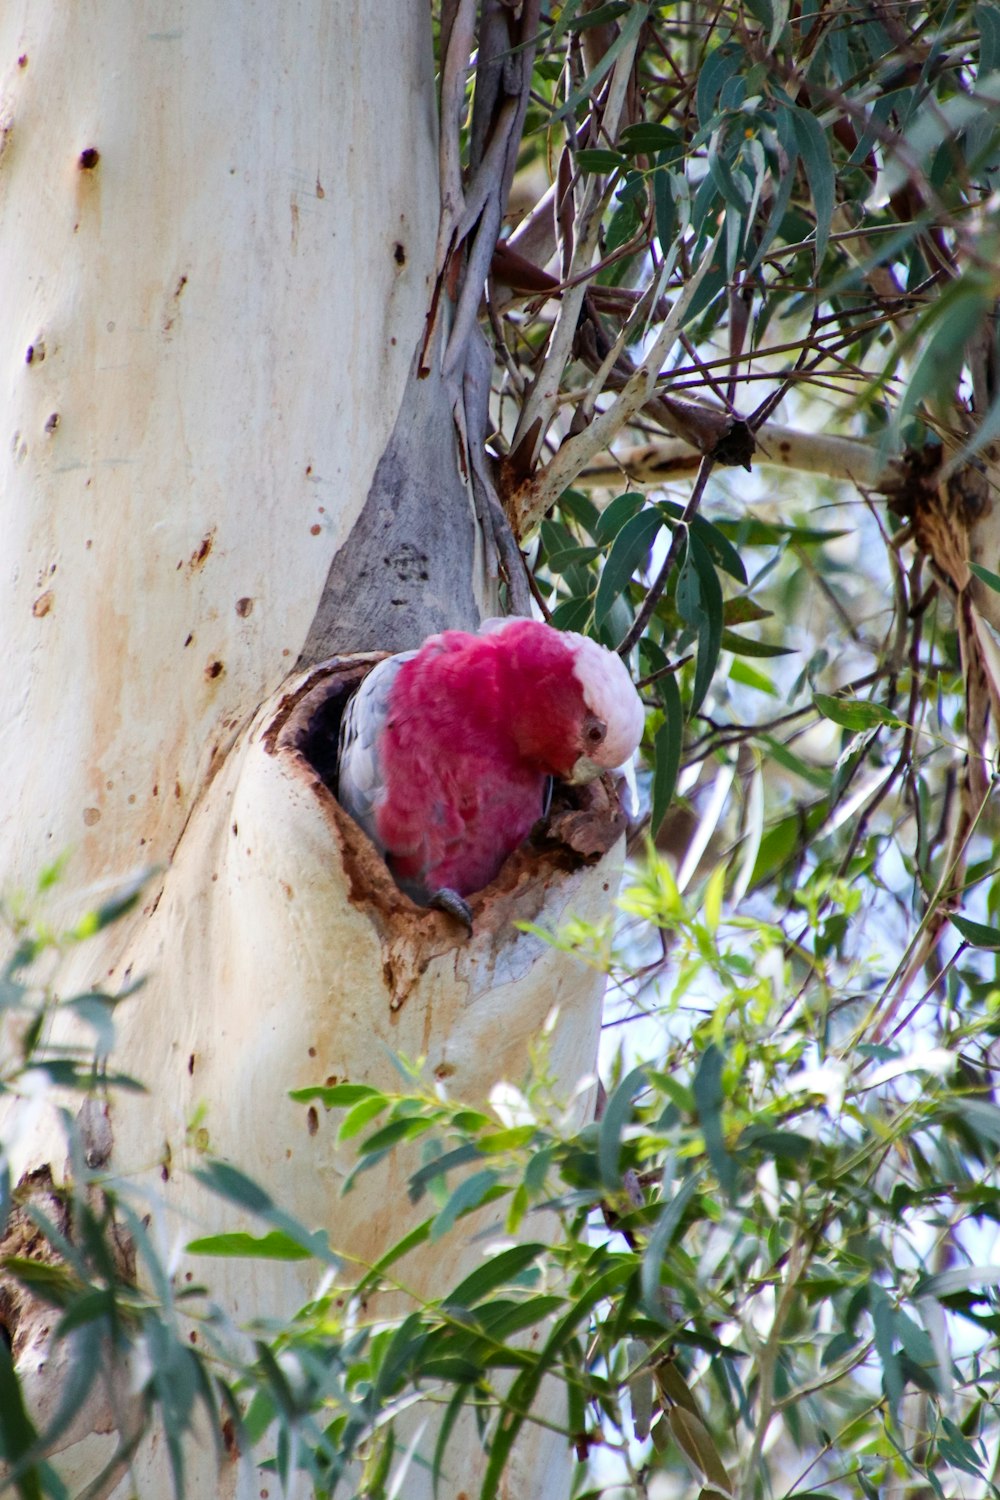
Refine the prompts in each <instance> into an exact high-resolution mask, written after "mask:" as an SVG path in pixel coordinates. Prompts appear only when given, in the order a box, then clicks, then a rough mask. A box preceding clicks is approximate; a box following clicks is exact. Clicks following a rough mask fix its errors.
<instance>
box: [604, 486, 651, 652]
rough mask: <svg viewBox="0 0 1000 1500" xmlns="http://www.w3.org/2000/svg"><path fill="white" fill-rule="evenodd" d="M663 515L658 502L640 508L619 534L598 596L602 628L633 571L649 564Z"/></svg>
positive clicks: (605, 569) (605, 565) (605, 567)
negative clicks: (651, 549) (641, 509)
mask: <svg viewBox="0 0 1000 1500" xmlns="http://www.w3.org/2000/svg"><path fill="white" fill-rule="evenodd" d="M662 525H663V517H662V516H661V514H660V512H659V510H658V509H657V508H656V506H650V507H649V508H648V509H647V510H643V511H640V512H639V514H638V515H636V516H633V517H632V519H631V520H630V521H626V522H625V524H624V525H623V526H622V527H621V529H620V531H619V532H618V535H617V536H616V537H615V540H614V545H613V546H612V548H611V551H610V552H609V553H608V560H607V562H606V563H605V564H604V567H603V568H602V570H601V579H600V582H599V583H598V585H597V594H596V596H595V598H594V625H595V626H596V628H597V629H598V630H599V629H600V628H601V626H602V625H603V624H604V621H605V620H606V619H607V618H608V616H609V615H610V613H611V610H612V608H613V607H614V603H615V600H616V599H617V598H618V596H619V595H620V594H621V593H623V592H624V590H625V589H627V588H628V586H629V584H630V583H631V581H632V575H633V573H635V571H636V570H637V569H638V568H641V567H643V566H644V565H645V563H646V561H647V560H648V558H649V551H650V548H651V547H652V545H653V541H654V539H655V537H656V534H657V532H658V531H659V530H660V527H661V526H662Z"/></svg>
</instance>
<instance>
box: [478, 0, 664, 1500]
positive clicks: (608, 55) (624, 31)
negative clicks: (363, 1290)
mask: <svg viewBox="0 0 1000 1500" xmlns="http://www.w3.org/2000/svg"><path fill="white" fill-rule="evenodd" d="M648 12H649V6H648V5H643V4H640V3H637V0H636V3H633V5H632V7H631V9H630V11H629V14H628V17H627V19H626V20H625V21H624V22H623V23H622V27H621V30H620V31H619V33H618V35H617V36H616V37H615V39H614V41H613V42H612V43H611V46H610V47H609V48H608V49H607V51H606V52H603V53H602V54H601V58H600V61H599V62H598V63H597V65H596V66H595V67H593V68H592V69H591V70H590V72H589V73H588V74H587V76H586V78H585V79H584V80H583V82H582V83H581V84H580V86H579V88H576V89H574V90H573V92H572V93H571V94H570V96H569V98H568V99H567V100H566V102H565V103H564V104H562V105H560V107H559V108H558V109H557V110H553V112H552V115H551V122H552V124H553V125H554V124H555V122H556V121H557V120H561V119H563V118H564V117H565V116H566V115H569V114H572V113H573V111H574V110H575V109H576V108H577V106H578V105H580V104H583V103H585V102H586V101H588V100H590V99H592V98H593V97H594V94H595V92H596V90H597V85H598V84H599V83H600V81H601V79H602V78H603V77H604V76H605V74H606V73H609V72H610V71H611V69H612V68H613V67H614V65H615V63H616V61H617V60H618V56H619V54H620V53H621V52H622V50H623V49H624V48H625V47H628V46H631V44H632V41H633V39H634V38H635V37H636V36H637V35H638V34H639V32H640V31H641V29H642V27H643V25H644V23H645V20H646V16H647V14H648ZM484 1500H485V1497H484Z"/></svg>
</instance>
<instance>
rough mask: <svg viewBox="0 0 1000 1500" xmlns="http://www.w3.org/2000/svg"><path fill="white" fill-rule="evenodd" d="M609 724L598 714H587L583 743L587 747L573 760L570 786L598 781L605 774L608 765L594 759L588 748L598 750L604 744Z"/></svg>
mask: <svg viewBox="0 0 1000 1500" xmlns="http://www.w3.org/2000/svg"><path fill="white" fill-rule="evenodd" d="M607 732H608V726H607V725H606V724H605V722H604V720H603V719H599V718H598V717H597V715H596V714H587V716H586V718H585V719H584V721H583V735H582V739H583V743H584V745H585V746H586V747H587V749H586V750H584V752H583V754H582V755H580V756H578V757H577V759H576V760H575V761H574V762H573V769H572V771H571V772H570V774H569V775H568V776H567V778H566V780H567V781H568V783H569V785H570V786H582V785H583V783H584V782H587V781H596V779H597V777H598V776H603V775H604V772H605V771H606V770H607V766H602V765H601V764H600V762H599V761H596V760H592V759H591V757H590V755H588V754H587V750H590V751H595V752H596V751H597V750H599V749H600V748H601V746H602V745H603V744H604V739H605V736H606V735H607Z"/></svg>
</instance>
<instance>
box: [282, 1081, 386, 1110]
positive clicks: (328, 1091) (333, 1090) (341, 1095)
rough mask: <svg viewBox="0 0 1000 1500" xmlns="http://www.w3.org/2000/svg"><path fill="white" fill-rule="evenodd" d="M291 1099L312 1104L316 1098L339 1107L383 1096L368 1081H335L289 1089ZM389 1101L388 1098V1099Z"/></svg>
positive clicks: (332, 1107) (330, 1106)
mask: <svg viewBox="0 0 1000 1500" xmlns="http://www.w3.org/2000/svg"><path fill="white" fill-rule="evenodd" d="M288 1097H289V1099H294V1100H295V1102H296V1104H310V1103H311V1102H312V1101H313V1100H314V1099H318V1100H319V1102H320V1103H321V1104H322V1105H323V1106H324V1107H325V1108H326V1109H338V1108H342V1107H344V1106H345V1105H350V1104H357V1103H358V1102H359V1101H360V1100H361V1099H374V1098H376V1097H377V1098H380V1099H381V1098H383V1097H384V1096H383V1095H382V1094H380V1093H379V1091H378V1089H373V1088H371V1087H370V1086H369V1085H368V1084H367V1083H335V1084H331V1085H330V1087H329V1088H320V1087H319V1086H315V1087H310V1088H305V1089H289V1091H288ZM386 1102H387V1103H388V1100H387V1101H386Z"/></svg>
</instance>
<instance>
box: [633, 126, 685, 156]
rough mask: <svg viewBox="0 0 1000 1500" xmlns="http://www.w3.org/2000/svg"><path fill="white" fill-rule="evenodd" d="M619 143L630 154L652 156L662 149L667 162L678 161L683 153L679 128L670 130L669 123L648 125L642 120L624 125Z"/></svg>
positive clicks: (682, 140) (682, 141)
mask: <svg viewBox="0 0 1000 1500" xmlns="http://www.w3.org/2000/svg"><path fill="white" fill-rule="evenodd" d="M621 145H622V148H623V149H624V150H625V151H627V152H628V153H629V155H630V156H638V155H640V154H641V155H644V156H652V155H653V154H654V153H655V152H657V151H662V152H663V156H664V159H665V162H666V163H667V164H669V163H670V162H672V161H679V160H680V158H681V157H682V156H683V154H684V138H683V136H682V135H681V133H680V131H679V130H672V129H671V128H670V126H669V125H648V124H646V123H645V122H644V121H639V122H638V123H637V124H635V125H627V126H626V127H625V129H624V130H623V131H622V136H621Z"/></svg>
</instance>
